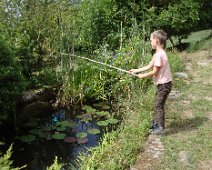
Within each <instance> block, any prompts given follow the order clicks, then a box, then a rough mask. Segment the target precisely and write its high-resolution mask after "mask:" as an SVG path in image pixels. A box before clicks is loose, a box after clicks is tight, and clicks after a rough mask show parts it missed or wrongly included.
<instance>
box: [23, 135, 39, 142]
mask: <svg viewBox="0 0 212 170" xmlns="http://www.w3.org/2000/svg"><path fill="white" fill-rule="evenodd" d="M19 139H20V140H21V142H24V143H30V142H33V141H34V140H35V139H36V137H35V136H34V135H24V136H20V137H19Z"/></svg>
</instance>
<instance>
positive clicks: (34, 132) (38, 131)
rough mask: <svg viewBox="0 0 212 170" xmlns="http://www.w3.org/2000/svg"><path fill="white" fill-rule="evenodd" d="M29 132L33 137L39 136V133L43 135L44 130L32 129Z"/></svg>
mask: <svg viewBox="0 0 212 170" xmlns="http://www.w3.org/2000/svg"><path fill="white" fill-rule="evenodd" d="M29 132H30V133H31V134H33V135H39V133H41V132H42V130H41V129H32V130H30V131H29Z"/></svg>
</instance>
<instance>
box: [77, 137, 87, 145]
mask: <svg viewBox="0 0 212 170" xmlns="http://www.w3.org/2000/svg"><path fill="white" fill-rule="evenodd" d="M87 142H88V138H82V139H81V138H79V139H77V143H78V144H85V143H87Z"/></svg>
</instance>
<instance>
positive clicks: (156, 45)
mask: <svg viewBox="0 0 212 170" xmlns="http://www.w3.org/2000/svg"><path fill="white" fill-rule="evenodd" d="M166 39H167V36H166V33H165V32H164V31H162V30H158V31H154V32H153V33H152V34H151V36H150V41H151V46H152V49H153V50H155V54H154V55H153V58H152V60H151V61H150V63H149V64H148V65H147V66H144V67H142V68H138V69H131V70H129V72H130V73H134V74H135V73H139V72H143V71H146V70H149V69H152V70H151V71H150V72H147V73H143V74H138V78H145V77H153V78H154V80H155V84H156V86H157V91H156V105H155V108H156V114H155V117H154V121H153V126H152V131H151V134H162V133H163V130H164V128H165V111H164V105H165V102H166V99H167V96H168V94H169V93H170V92H171V87H172V75H171V71H170V66H169V62H168V58H167V55H166V52H165V51H164V49H165V47H166Z"/></svg>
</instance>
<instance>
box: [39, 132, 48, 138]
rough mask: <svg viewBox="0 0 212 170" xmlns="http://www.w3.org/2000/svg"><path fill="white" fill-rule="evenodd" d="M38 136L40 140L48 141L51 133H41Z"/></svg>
mask: <svg viewBox="0 0 212 170" xmlns="http://www.w3.org/2000/svg"><path fill="white" fill-rule="evenodd" d="M38 136H39V137H40V138H44V139H48V138H49V136H51V133H49V132H40V133H39V134H38Z"/></svg>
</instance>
